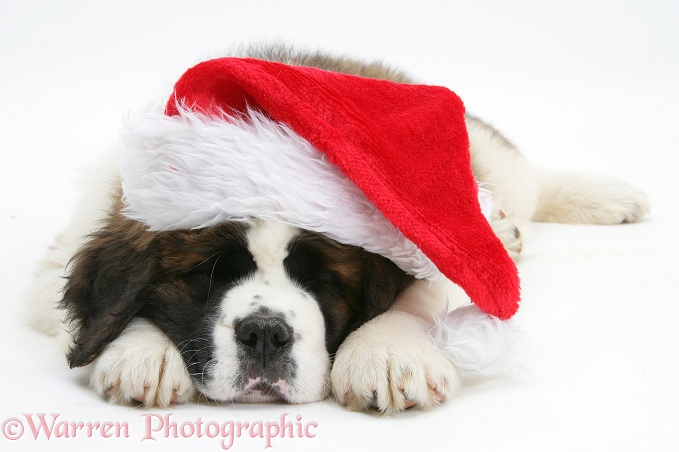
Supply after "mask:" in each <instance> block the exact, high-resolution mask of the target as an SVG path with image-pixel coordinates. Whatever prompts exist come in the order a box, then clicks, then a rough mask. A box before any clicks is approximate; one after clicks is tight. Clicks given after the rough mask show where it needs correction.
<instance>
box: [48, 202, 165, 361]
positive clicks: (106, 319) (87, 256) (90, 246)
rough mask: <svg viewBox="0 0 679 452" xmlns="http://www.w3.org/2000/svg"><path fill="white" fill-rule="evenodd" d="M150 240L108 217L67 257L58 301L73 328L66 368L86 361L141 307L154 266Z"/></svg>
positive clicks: (146, 234) (126, 222) (138, 229)
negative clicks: (100, 228) (73, 254)
mask: <svg viewBox="0 0 679 452" xmlns="http://www.w3.org/2000/svg"><path fill="white" fill-rule="evenodd" d="M154 237H155V234H154V233H150V232H147V231H146V230H145V228H144V227H143V225H141V224H140V223H137V222H134V221H132V220H129V219H126V218H123V217H121V216H117V215H114V216H113V217H112V218H111V220H110V221H109V224H108V225H107V226H106V227H105V228H103V229H102V230H100V231H98V232H97V233H95V234H93V235H92V236H91V237H90V239H89V241H88V242H87V243H86V244H85V245H84V246H83V247H82V248H81V249H80V251H78V253H77V254H76V255H75V256H74V257H73V260H72V261H71V264H70V266H71V267H70V274H69V276H68V281H67V283H66V286H65V290H64V296H63V299H62V301H61V307H62V308H65V309H67V310H68V314H69V318H70V320H71V322H72V325H73V326H74V331H73V339H74V345H73V347H72V348H71V349H70V351H69V352H68V354H67V356H66V357H67V359H68V364H69V366H71V367H79V366H84V365H86V364H89V363H91V362H92V361H93V360H94V359H95V358H96V357H97V356H98V355H99V354H100V353H101V351H102V350H103V349H104V347H105V346H106V345H107V344H108V343H110V342H111V341H113V340H114V339H116V338H117V337H118V336H119V335H120V333H121V332H122V331H123V329H124V328H125V327H126V326H127V324H128V323H129V321H130V320H131V319H132V318H133V317H134V316H135V314H136V313H137V312H138V311H139V309H140V308H141V307H142V305H143V304H144V299H145V292H146V291H147V289H148V287H149V285H150V282H151V278H152V277H153V274H154V272H155V266H156V263H155V259H154V258H153V256H152V253H153V238H154Z"/></svg>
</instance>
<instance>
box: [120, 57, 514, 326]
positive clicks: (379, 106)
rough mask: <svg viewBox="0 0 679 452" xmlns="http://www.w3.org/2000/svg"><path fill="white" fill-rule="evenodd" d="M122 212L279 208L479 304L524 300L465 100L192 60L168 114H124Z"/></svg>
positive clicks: (173, 224)
mask: <svg viewBox="0 0 679 452" xmlns="http://www.w3.org/2000/svg"><path fill="white" fill-rule="evenodd" d="M121 175H122V180H123V192H124V200H125V203H126V207H125V213H126V215H128V216H129V217H131V218H134V219H136V220H139V221H142V222H144V223H146V224H147V225H148V226H149V227H150V228H151V229H153V230H171V229H190V228H202V227H206V226H210V225H213V224H216V223H219V222H222V221H225V220H247V219H249V218H253V217H258V218H267V219H276V220H278V221H282V222H285V223H289V224H292V225H294V226H298V227H301V228H304V229H308V230H312V231H316V232H321V233H324V234H327V235H328V236H329V237H331V238H333V239H335V240H337V241H339V242H342V243H345V244H351V245H356V246H360V247H363V248H364V249H366V250H368V251H371V252H374V253H378V254H381V255H383V256H385V257H387V258H389V259H391V260H392V261H393V262H394V263H396V264H397V265H398V266H399V267H401V268H402V269H403V270H405V271H406V272H408V273H410V274H412V275H414V276H416V277H417V278H427V279H437V278H440V277H441V273H443V274H444V275H445V276H446V277H448V278H449V279H451V280H452V281H453V282H455V283H456V284H458V285H460V286H461V287H462V288H463V289H464V290H465V291H466V292H467V294H468V295H469V297H470V298H471V300H472V301H473V302H474V303H475V304H476V305H477V306H478V307H479V308H480V309H482V310H483V311H484V312H486V313H488V314H491V315H493V316H496V317H499V318H501V319H507V318H509V317H511V316H512V315H513V314H514V313H515V312H516V310H517V308H518V302H519V279H518V276H517V270H516V267H515V265H514V263H513V261H512V260H511V259H510V257H509V256H508V254H507V253H506V251H505V249H504V247H503V245H502V244H501V243H500V241H499V240H498V238H497V237H496V236H495V234H494V233H493V231H492V230H491V228H490V226H489V224H488V221H487V220H486V218H485V217H484V215H483V213H482V209H481V206H480V202H479V187H478V184H477V182H476V180H475V179H474V176H473V174H472V170H471V164H470V156H469V142H468V137H467V132H466V128H465V122H464V107H463V104H462V102H461V100H460V99H459V98H458V97H457V96H456V95H455V94H454V93H453V92H452V91H450V90H448V89H446V88H443V87H437V86H424V85H406V84H398V83H393V82H390V81H385V80H374V79H367V78H362V77H356V76H351V75H346V74H340V73H334V72H327V71H322V70H319V69H316V68H309V67H295V66H289V65H285V64H281V63H275V62H269V61H261V60H255V59H248V58H244V59H241V58H221V59H216V60H211V61H206V62H203V63H200V64H198V65H197V66H195V67H193V68H191V69H189V70H188V71H187V72H186V73H185V74H184V75H183V76H182V77H181V78H180V80H179V81H178V82H177V84H176V85H175V87H174V92H173V94H172V96H171V98H170V100H169V102H168V103H167V106H166V109H165V112H164V113H147V114H145V115H143V116H141V117H139V118H137V119H136V120H135V121H132V122H130V123H128V130H127V133H126V134H124V135H123V139H122V157H121Z"/></svg>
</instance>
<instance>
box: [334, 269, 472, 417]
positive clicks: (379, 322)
mask: <svg viewBox="0 0 679 452" xmlns="http://www.w3.org/2000/svg"><path fill="white" fill-rule="evenodd" d="M450 285H452V283H450V282H448V281H442V282H439V283H430V282H428V281H417V282H415V284H414V285H413V286H411V287H410V288H408V289H406V290H405V291H404V292H403V293H402V294H401V295H399V297H398V299H397V301H396V302H395V304H394V306H393V308H392V309H391V310H389V311H387V312H385V313H384V314H382V315H379V316H378V317H376V318H374V319H372V320H371V321H370V322H367V323H366V324H364V325H363V326H361V327H360V328H359V329H358V330H356V331H354V332H353V333H352V334H350V335H349V337H347V339H346V340H345V341H344V343H343V344H342V346H341V347H340V348H339V350H338V352H337V355H336V356H335V362H334V365H333V368H332V372H331V380H332V387H333V391H334V393H335V397H336V398H337V399H338V400H339V402H340V403H342V404H344V405H346V406H348V408H349V409H352V410H365V409H368V408H370V407H375V408H377V409H378V410H379V411H381V412H382V413H385V414H388V413H393V412H397V411H401V410H404V409H406V408H410V407H417V408H421V409H429V408H432V407H433V406H435V405H438V404H440V403H442V402H443V401H444V400H446V398H447V397H449V396H450V395H451V393H452V391H453V390H454V388H456V387H457V385H458V378H459V377H458V374H457V370H456V369H455V367H454V366H453V365H452V364H451V363H450V361H448V359H447V358H446V357H445V356H444V355H443V353H442V352H441V350H440V349H439V348H438V347H437V346H436V345H435V344H434V342H433V341H432V339H431V337H430V336H429V328H430V327H431V325H432V322H433V316H434V314H436V313H438V312H440V311H441V310H442V309H444V306H445V303H446V290H445V289H446V288H448V287H450Z"/></svg>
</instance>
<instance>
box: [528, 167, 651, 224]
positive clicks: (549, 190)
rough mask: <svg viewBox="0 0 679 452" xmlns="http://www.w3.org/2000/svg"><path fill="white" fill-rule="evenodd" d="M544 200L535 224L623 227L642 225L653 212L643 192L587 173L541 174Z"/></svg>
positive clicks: (534, 216) (534, 217)
mask: <svg viewBox="0 0 679 452" xmlns="http://www.w3.org/2000/svg"><path fill="white" fill-rule="evenodd" d="M539 174H540V176H539V178H540V181H539V182H540V188H541V190H540V198H539V200H538V206H537V209H536V211H535V213H534V214H533V221H541V222H550V223H568V224H619V223H633V222H636V221H639V220H640V219H641V218H642V217H643V216H644V215H646V214H647V213H648V212H649V210H650V202H649V199H648V196H646V194H645V193H644V192H643V191H641V190H640V189H638V188H636V187H634V186H632V185H629V184H627V183H625V182H621V181H619V180H617V179H614V178H611V177H605V176H601V175H591V174H586V173H570V172H549V171H541V172H540V173H539Z"/></svg>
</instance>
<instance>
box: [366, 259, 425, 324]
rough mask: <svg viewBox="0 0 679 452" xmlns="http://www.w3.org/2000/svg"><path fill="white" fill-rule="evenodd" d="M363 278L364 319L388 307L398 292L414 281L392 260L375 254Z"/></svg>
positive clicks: (375, 315) (378, 313)
mask: <svg viewBox="0 0 679 452" xmlns="http://www.w3.org/2000/svg"><path fill="white" fill-rule="evenodd" d="M363 278H364V280H363V299H364V302H365V303H366V308H367V309H366V310H365V312H366V313H367V315H368V318H367V319H365V320H366V321H367V320H370V319H372V318H373V317H377V316H378V315H380V314H382V313H383V312H385V311H386V310H387V309H389V308H390V307H391V305H392V304H394V301H395V300H396V297H397V296H398V294H400V293H401V291H403V289H405V288H406V287H408V286H409V285H411V284H412V283H413V282H414V281H415V278H414V277H413V276H411V275H409V274H407V273H406V272H404V271H403V270H401V269H400V268H399V267H398V266H397V265H396V264H394V263H393V262H392V261H390V260H389V259H386V258H384V257H382V256H378V255H376V254H374V255H372V256H371V259H370V262H369V264H368V265H367V269H366V271H365V272H364V274H363Z"/></svg>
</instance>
